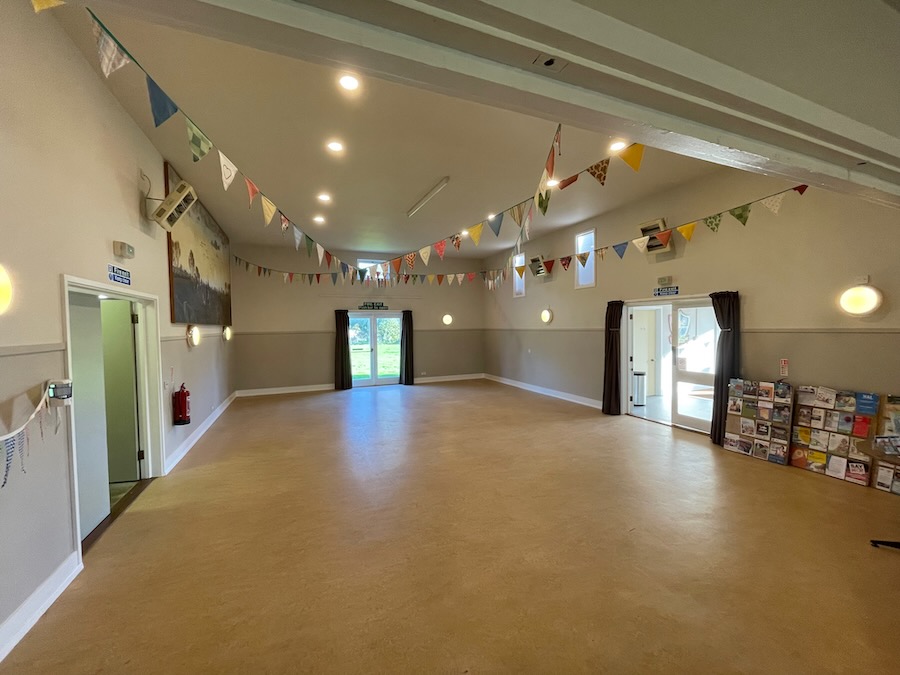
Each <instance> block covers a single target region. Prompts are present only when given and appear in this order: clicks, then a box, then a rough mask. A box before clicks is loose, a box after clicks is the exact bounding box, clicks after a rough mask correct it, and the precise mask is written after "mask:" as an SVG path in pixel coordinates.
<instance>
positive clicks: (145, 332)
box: [62, 274, 165, 563]
mask: <svg viewBox="0 0 900 675" xmlns="http://www.w3.org/2000/svg"><path fill="white" fill-rule="evenodd" d="M70 291H71V292H73V293H83V294H87V295H94V296H96V295H100V294H102V295H106V296H108V297H110V298H116V299H118V300H128V301H130V302H132V303H133V305H132V306H135V305H136V306H137V314H138V324H137V327H136V329H135V331H134V337H135V340H134V342H135V354H136V357H137V359H136V374H137V378H138V379H137V381H138V386H137V390H138V391H137V398H138V417H139V422H140V423H139V443H140V447H141V449H143V450H144V459H143V460H142V461H141V475H142V476H145V477H151V478H152V477H156V476H163V475H165V469H164V462H163V454H164V448H163V441H164V438H165V433H164V430H163V414H162V411H163V407H162V405H163V398H162V359H161V355H160V336H159V297H158V296H156V295H150V294H148V293H140V292H138V291H135V290H132V289H131V288H129V287H127V286H112V285H110V284H106V283H102V282H98V281H93V280H91V279H81V278H79V277H74V276H70V275H68V274H64V275H62V303H63V316H64V318H65V324H64V325H65V344H64V348H65V352H66V377H68V378H71V377H72V350H71V347H70V345H71V344H72V333H71V319H70V316H69V292H70ZM73 392H74V396H73V399H74V400H73V401H72V405H73V407H74V406H75V405H78V383H77V382H73ZM73 407H69V408H67V410H68V415H69V445H70V447H71V448H72V452H71V455H70V456H69V458H68V460H69V485H70V488H71V495H72V496H71V503H70V506H71V511H72V527H73V532H74V538H75V541H74V545H75V550H76V551H77V552H78V562H79V563H81V537H80V532H81V514H80V513H79V508H78V470H77V468H76V466H77V464H76V457H77V452H78V449H77V447H76V444H75V415H74V411H73Z"/></svg>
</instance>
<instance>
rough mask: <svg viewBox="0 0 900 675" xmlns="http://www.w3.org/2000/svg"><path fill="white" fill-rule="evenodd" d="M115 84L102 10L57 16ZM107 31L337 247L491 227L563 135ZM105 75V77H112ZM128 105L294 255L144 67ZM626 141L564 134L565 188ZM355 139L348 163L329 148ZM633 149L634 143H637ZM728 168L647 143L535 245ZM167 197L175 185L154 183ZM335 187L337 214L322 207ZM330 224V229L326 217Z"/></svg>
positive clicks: (284, 64)
mask: <svg viewBox="0 0 900 675" xmlns="http://www.w3.org/2000/svg"><path fill="white" fill-rule="evenodd" d="M54 16H56V18H57V19H58V20H59V21H60V22H61V23H62V25H63V26H64V28H65V30H66V31H67V32H68V34H69V35H70V37H71V38H72V39H73V41H74V42H75V43H76V44H77V45H78V47H79V48H80V49H81V50H82V51H83V52H84V54H85V56H86V58H87V59H88V62H89V63H91V65H92V67H94V68H95V69H96V70H97V72H98V73H99V68H98V66H97V58H96V47H95V42H94V38H93V35H92V33H91V25H90V20H89V17H88V15H87V13H86V12H84V11H83V10H82V9H79V8H76V7H63V8H60V9H58V10H55V11H54ZM98 16H100V18H101V19H102V20H103V21H104V23H105V24H106V25H107V27H108V28H109V29H110V30H111V31H112V32H113V33H114V34H115V35H116V37H117V38H118V39H119V40H120V41H121V42H122V43H123V44H124V45H125V46H126V48H127V49H128V50H129V51H130V52H131V53H132V54H133V55H134V56H135V58H136V59H137V60H138V61H139V62H140V63H141V65H142V66H143V67H144V68H145V69H146V70H147V71H148V72H149V73H150V74H151V75H152V77H153V78H154V80H155V81H156V82H157V83H158V84H159V85H160V86H161V87H162V88H163V89H164V90H165V91H166V93H167V94H168V95H169V96H170V97H171V98H172V99H173V100H174V101H175V102H176V103H177V104H178V105H179V107H180V108H181V109H182V110H183V111H184V112H185V113H186V114H187V115H189V116H190V117H191V119H192V120H193V121H194V122H195V123H196V124H197V125H198V126H199V127H200V128H201V129H202V130H203V131H204V132H205V133H206V135H207V136H208V137H209V138H210V139H211V141H212V142H213V144H214V145H215V146H216V147H217V148H219V149H221V150H222V151H223V152H224V153H225V154H226V155H227V156H228V157H229V158H230V159H231V160H232V161H233V162H234V163H235V164H236V165H237V166H238V168H239V169H240V170H241V171H242V172H244V173H246V174H247V175H248V176H249V177H251V178H252V179H253V180H254V181H255V182H256V184H257V185H258V186H259V188H260V189H261V190H262V191H263V193H265V194H266V195H267V196H268V197H269V198H270V199H271V200H272V201H274V202H275V203H276V204H277V206H278V207H279V209H280V210H282V211H283V212H284V213H285V215H286V216H287V217H288V218H290V219H291V220H292V221H293V222H295V223H296V224H297V225H298V226H299V227H300V228H301V229H302V230H303V231H305V232H308V233H309V234H310V236H311V237H312V238H313V239H315V240H316V241H319V242H320V243H322V245H323V246H325V247H326V248H328V249H329V250H333V251H341V252H346V251H356V252H365V253H371V254H386V255H391V254H401V253H405V252H408V251H412V250H417V249H419V248H421V247H422V246H426V245H429V244H431V243H434V242H435V241H438V240H440V239H442V238H445V237H447V236H449V235H451V234H454V233H456V232H459V231H460V230H462V229H464V228H466V227H469V226H471V225H474V224H476V223H478V222H480V221H482V220H483V219H484V218H485V217H486V216H487V215H488V214H489V213H495V212H499V211H501V210H503V209H505V208H507V207H508V206H510V205H512V204H515V203H517V202H519V201H521V200H523V199H526V198H527V197H529V196H531V195H532V194H533V193H534V189H535V186H536V184H537V181H538V179H539V177H540V174H541V170H542V168H543V163H544V160H545V158H546V156H547V153H548V151H549V148H550V143H551V141H552V138H553V133H554V131H555V129H556V122H555V121H554V120H547V119H540V118H537V117H532V116H529V115H526V114H522V113H520V112H514V111H510V110H502V109H499V108H496V107H491V106H487V105H484V104H481V103H477V102H474V101H470V100H462V99H459V98H453V97H449V96H446V95H443V94H441V93H436V92H433V91H425V90H424V89H420V88H415V87H412V86H408V85H406V84H402V83H399V82H396V81H387V80H382V79H378V78H375V77H371V76H366V77H363V78H362V86H361V88H360V90H359V92H358V93H357V94H355V95H348V94H347V93H346V92H344V91H343V90H341V89H340V88H339V87H338V86H337V79H338V77H339V75H340V74H341V73H342V71H341V69H340V68H338V67H335V66H330V65H318V64H314V63H310V62H307V61H303V60H299V59H296V58H292V57H289V56H285V55H281V54H277V53H272V52H266V51H260V50H256V49H253V48H251V47H247V46H242V45H239V44H235V43H233V42H226V41H222V40H218V39H215V38H212V37H207V36H201V35H197V34H194V33H190V32H186V31H182V30H178V29H175V28H172V27H167V26H161V25H156V24H152V23H145V22H142V21H138V20H135V19H133V18H129V17H127V16H125V15H123V14H122V13H117V12H114V11H103V12H98ZM101 77H102V75H101ZM106 82H107V86H108V87H109V89H110V91H111V92H112V94H113V95H114V96H115V97H116V99H117V100H118V101H119V102H120V103H121V104H122V106H123V107H124V108H125V110H126V111H127V112H128V113H129V114H130V115H131V117H132V118H133V119H134V120H135V122H136V123H137V124H138V126H139V127H140V128H141V129H142V130H143V132H144V133H145V134H146V135H147V136H148V138H149V139H150V140H151V142H152V143H153V144H154V145H155V146H156V148H157V149H158V150H159V151H160V153H161V154H162V155H163V157H164V158H166V159H167V160H169V161H170V162H171V163H172V164H173V165H174V167H175V168H176V170H177V171H178V172H179V173H180V174H181V176H182V177H183V178H184V179H185V180H187V181H188V182H190V183H191V184H192V185H194V187H195V188H196V190H197V192H198V195H199V196H200V199H201V201H202V202H203V203H204V204H205V205H206V206H207V208H208V209H209V211H210V212H211V213H212V215H213V216H214V217H215V218H216V219H217V220H218V221H219V223H220V224H221V225H222V227H223V229H225V231H226V232H227V233H228V235H229V236H230V237H231V239H232V240H233V241H234V242H238V243H248V244H259V245H274V246H292V245H293V241H292V239H291V237H290V236H288V237H283V236H282V234H281V231H280V228H279V226H278V224H277V217H276V219H275V220H273V223H272V224H271V225H270V226H269V227H264V223H263V216H262V212H261V207H260V206H259V203H258V202H257V203H255V204H254V205H253V208H252V209H250V210H248V209H247V193H246V190H245V187H244V185H243V183H242V181H240V179H238V180H237V181H236V182H235V183H234V185H232V187H231V189H230V190H229V191H228V192H225V191H224V190H223V189H222V183H221V178H220V170H219V163H218V157H217V155H216V153H215V152H212V153H210V154H209V155H208V156H207V157H206V158H204V159H203V160H201V161H200V162H198V163H194V162H192V160H191V154H190V149H189V147H188V144H187V133H186V130H185V126H184V120H183V118H182V117H181V116H180V115H176V116H175V117H173V118H172V119H170V120H169V121H167V122H166V123H164V124H163V125H162V126H161V127H159V128H154V126H153V122H152V117H151V114H150V107H149V104H148V101H147V93H146V84H145V81H144V77H143V74H142V73H141V71H140V70H139V69H138V68H137V67H135V66H133V65H131V66H126V67H125V68H123V69H122V70H120V71H118V72H116V73H114V74H113V75H112V76H111V77H110V78H109V79H108V80H106ZM617 137H618V134H617V133H616V132H615V131H614V130H610V131H608V132H607V133H597V132H596V131H585V130H582V129H579V128H576V127H574V126H564V127H563V129H562V143H561V150H562V153H561V156H560V158H559V160H558V161H557V171H556V174H557V177H558V178H563V177H565V176H567V175H570V174H572V173H575V172H577V171H580V170H582V169H584V168H586V167H587V166H589V165H590V164H592V163H594V162H596V161H597V160H599V159H602V158H603V157H605V156H607V154H608V146H609V144H610V142H611V140H613V139H614V138H617ZM335 138H336V139H340V140H341V141H343V142H344V143H345V145H346V151H345V152H344V153H343V155H341V156H335V155H333V154H332V153H329V152H328V151H327V150H326V148H325V144H326V142H327V141H329V140H331V139H335ZM626 140H627V139H626ZM728 170H731V169H725V168H722V167H718V166H716V165H714V164H710V163H707V162H703V161H700V160H697V159H691V158H687V157H684V156H680V155H675V154H671V153H668V152H665V151H662V150H655V149H652V148H647V150H646V154H645V156H644V163H643V166H642V169H641V171H640V173H639V174H638V173H635V172H634V171H632V170H631V168H629V167H628V166H627V165H626V164H625V163H624V162H621V161H616V160H614V161H613V163H612V165H611V167H610V172H609V176H608V179H607V182H606V186H605V187H601V186H599V185H598V184H597V183H596V182H595V181H594V180H593V179H591V178H590V177H589V176H587V175H585V176H583V177H582V179H581V180H579V181H578V182H577V183H575V184H574V185H572V186H570V187H569V188H567V189H566V190H565V191H564V192H560V193H559V194H556V195H554V197H553V199H552V203H551V207H550V209H549V211H548V214H547V216H546V217H543V216H541V215H540V214H537V215H536V218H535V223H534V234H533V236H538V235H540V234H541V233H542V232H546V231H548V230H551V229H554V228H560V227H565V226H568V225H572V224H575V223H578V222H581V221H583V220H586V219H588V218H591V217H594V216H597V215H600V214H602V213H605V212H608V211H611V210H613V209H616V208H618V207H620V206H622V205H624V204H627V203H630V202H634V201H636V200H640V199H645V198H647V197H649V196H650V195H653V194H654V193H657V192H660V191H663V190H666V189H669V188H672V187H674V186H676V185H679V184H682V183H685V182H688V181H691V180H694V179H697V178H699V177H701V176H704V175H707V174H709V173H711V172H713V171H728ZM444 176H449V177H450V183H449V185H448V186H447V187H446V188H445V189H444V190H443V191H441V192H440V193H439V194H438V195H437V196H436V197H434V198H433V199H432V200H431V201H430V202H429V203H428V204H427V205H426V206H425V207H424V208H422V209H421V210H420V211H419V212H418V213H417V214H415V215H414V216H413V217H411V218H407V216H406V212H407V211H408V210H409V209H410V207H411V206H412V205H413V204H415V203H416V202H417V201H418V200H419V199H420V198H421V197H422V196H423V195H424V194H425V193H427V192H428V191H429V189H431V187H432V186H434V185H435V184H436V183H437V182H438V181H439V180H440V179H441V178H442V177H444ZM153 189H154V193H155V194H156V195H159V193H160V192H161V191H162V186H154V188H153ZM321 191H327V192H329V193H330V194H331V195H333V198H334V200H333V203H332V204H330V205H327V206H323V205H321V204H319V203H318V202H317V200H316V195H317V194H318V193H319V192H321ZM317 214H321V215H324V216H325V217H326V219H327V222H326V223H325V224H324V225H316V224H314V223H313V222H312V218H313V216H315V215H317ZM516 235H517V228H516V227H515V226H514V224H512V223H511V221H509V222H508V224H504V227H503V230H502V232H501V237H500V238H495V237H494V236H493V234H492V233H491V232H489V231H488V230H487V229H485V232H484V235H483V238H482V242H481V246H480V247H479V248H477V249H476V248H474V247H473V246H471V245H467V246H464V247H463V250H462V254H463V255H467V256H471V257H484V256H485V255H488V254H491V253H495V252H497V251H500V250H503V249H508V248H509V247H511V246H512V244H513V242H514V241H515V238H516Z"/></svg>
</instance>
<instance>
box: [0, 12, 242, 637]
mask: <svg viewBox="0 0 900 675" xmlns="http://www.w3.org/2000/svg"><path fill="white" fill-rule="evenodd" d="M0 63H2V64H3V66H2V67H0V91H3V92H4V95H3V97H2V103H0V148H2V152H0V203H2V204H3V213H2V216H0V235H2V241H3V245H2V248H0V264H2V265H3V266H4V267H5V268H6V269H7V271H8V272H9V274H10V276H11V277H12V283H13V287H14V300H13V304H12V307H11V308H10V310H9V311H8V312H6V313H5V314H3V315H2V316H0V373H2V377H0V414H2V412H3V406H4V405H7V406H12V407H14V408H15V414H14V415H12V416H11V418H10V419H5V418H4V419H0V430H5V429H6V428H8V426H7V425H13V426H15V424H17V423H20V422H21V421H22V420H23V419H24V417H25V416H27V414H28V411H26V410H25V408H27V402H28V400H29V396H30V395H31V394H33V392H35V391H36V390H38V389H40V388H41V387H42V385H43V382H44V381H45V380H46V379H49V378H51V377H53V378H59V377H63V376H64V375H65V352H64V351H63V348H64V340H65V332H66V331H65V325H64V319H63V308H64V305H65V298H63V297H62V296H63V292H62V283H61V276H62V275H63V274H68V275H73V276H77V277H81V278H85V279H89V280H93V281H98V282H104V283H108V281H107V269H106V266H107V264H108V263H118V264H119V265H120V266H121V267H124V268H126V269H128V270H130V271H131V273H132V280H133V288H134V290H136V291H140V292H144V293H149V294H153V295H156V296H158V298H159V302H160V305H159V308H160V332H161V333H162V335H163V337H164V339H165V338H166V337H169V338H172V341H171V342H164V343H163V345H162V357H163V363H162V367H163V371H164V372H166V373H168V372H169V368H170V367H174V368H175V371H176V378H182V377H183V378H185V379H189V381H190V383H191V388H192V391H196V392H197V396H198V402H199V406H198V407H195V414H194V424H193V425H191V426H190V427H187V428H179V429H178V430H173V428H172V427H171V426H168V424H169V420H170V419H171V411H170V410H169V398H168V392H166V393H165V394H164V399H165V401H164V402H165V404H166V405H165V406H164V411H165V413H166V416H167V420H166V424H167V427H166V437H165V446H166V447H165V453H166V454H167V456H170V457H171V456H172V455H173V454H174V453H175V452H177V448H178V445H179V444H180V443H181V442H182V441H183V440H184V439H185V438H186V437H187V435H188V434H189V433H190V432H192V431H193V430H194V429H196V428H197V425H199V424H200V423H202V421H203V420H204V419H205V418H206V416H207V415H208V414H209V410H210V408H211V407H214V405H218V404H219V403H221V402H222V401H223V400H224V399H225V398H226V397H227V396H228V394H229V393H230V392H231V388H230V387H231V376H230V372H229V367H230V358H229V350H228V348H226V347H222V346H219V347H216V346H213V347H212V348H207V347H201V348H199V349H198V350H195V351H193V352H188V349H187V345H186V344H185V341H184V338H183V335H184V327H183V326H173V325H171V323H170V322H169V320H168V319H169V300H168V297H169V281H168V272H167V252H166V237H165V232H163V230H161V229H160V228H159V226H157V225H156V224H152V223H150V222H148V221H146V220H145V219H144V218H143V217H142V216H141V213H140V202H141V189H142V187H143V184H142V181H141V179H140V172H141V171H143V172H144V173H146V174H147V175H148V176H149V177H150V179H151V180H152V182H153V192H154V194H156V195H160V194H161V192H162V186H163V181H162V164H163V159H162V157H161V156H160V155H159V153H158V152H157V151H156V150H155V149H154V148H153V146H152V145H151V144H150V141H149V140H148V139H147V138H146V137H145V136H144V135H143V134H142V133H141V131H140V130H139V129H138V127H137V126H136V125H135V124H134V122H133V121H132V120H131V118H130V117H129V116H128V115H127V114H126V113H125V112H124V110H123V109H122V108H121V107H120V105H119V104H118V102H117V101H116V100H115V99H114V98H113V96H112V95H111V94H110V93H109V91H108V90H107V89H106V87H105V86H104V84H103V81H102V80H101V77H102V76H100V75H98V74H97V72H96V71H95V70H94V65H93V64H89V63H88V62H87V61H86V60H85V58H84V57H83V56H82V54H81V52H80V51H79V50H78V49H77V48H76V47H75V46H74V45H73V44H72V42H71V41H70V40H69V38H68V37H67V36H66V34H65V33H64V32H63V31H62V29H61V28H60V26H59V24H58V23H57V21H56V19H54V18H53V13H52V12H44V13H42V14H39V15H36V14H35V13H34V11H33V10H32V8H31V6H30V4H29V3H27V2H4V3H0ZM147 114H148V115H149V108H148V112H147ZM169 123H170V124H178V123H180V121H179V120H172V121H171V122H169ZM201 199H202V195H201ZM114 240H124V241H127V242H129V243H131V244H132V245H133V246H134V247H135V251H136V255H135V258H134V259H133V260H129V261H117V260H116V259H115V258H114V257H113V255H112V242H113V241H114ZM214 332H215V334H216V335H218V331H214ZM46 345H51V348H52V349H54V350H58V351H52V352H47V351H46V349H47V347H46ZM180 381H181V380H179V384H180ZM75 391H76V397H77V395H78V394H77V391H78V384H77V383H76V385H75ZM26 392H27V394H26ZM67 428H68V427H67V423H65V422H64V424H63V427H62V432H61V434H60V435H59V436H52V435H51V437H50V438H49V439H48V440H47V447H46V449H45V450H34V451H33V452H32V455H31V458H30V464H29V471H28V473H27V474H26V475H20V476H16V481H15V484H11V485H9V486H7V488H5V489H3V490H0V537H2V539H0V540H2V541H3V546H0V569H3V570H4V573H3V575H2V578H0V624H2V623H3V622H4V621H5V620H6V619H7V618H8V617H9V616H10V614H11V613H12V612H13V611H14V610H15V609H16V607H18V606H19V604H20V603H21V602H22V601H23V600H25V599H26V598H28V597H29V596H30V595H31V594H32V593H33V592H34V591H35V590H36V589H37V588H38V587H39V586H40V584H41V583H42V582H43V581H45V580H46V579H47V578H48V576H49V575H50V574H51V573H52V572H53V570H54V569H56V567H57V566H58V565H59V564H60V563H61V562H62V561H63V560H64V559H65V557H66V555H67V554H70V553H72V552H73V551H74V550H75V541H76V540H77V537H75V536H73V533H72V522H71V514H70V509H69V499H70V498H71V494H70V492H69V488H68V484H67V482H66V475H67V472H68V471H69V461H70V458H71V456H72V455H71V453H72V448H71V446H70V444H69V442H68V437H67ZM88 564H89V562H88Z"/></svg>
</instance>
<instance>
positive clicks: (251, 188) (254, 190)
mask: <svg viewBox="0 0 900 675" xmlns="http://www.w3.org/2000/svg"><path fill="white" fill-rule="evenodd" d="M244 182H245V183H247V196H248V197H249V198H250V206H248V207H247V208H252V206H253V200H254V199H256V195H258V194H259V188H258V187H256V183H254V182H253V181H252V180H250V179H249V178H247V177H246V176H244Z"/></svg>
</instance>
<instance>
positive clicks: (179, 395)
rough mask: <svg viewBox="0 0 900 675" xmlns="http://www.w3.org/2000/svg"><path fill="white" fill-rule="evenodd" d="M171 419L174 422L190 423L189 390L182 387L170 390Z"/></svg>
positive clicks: (182, 384)
mask: <svg viewBox="0 0 900 675" xmlns="http://www.w3.org/2000/svg"><path fill="white" fill-rule="evenodd" d="M172 420H173V421H174V422H175V424H190V423H191V392H189V391H188V390H187V389H185V388H184V382H182V383H181V389H179V390H178V391H174V392H172Z"/></svg>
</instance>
